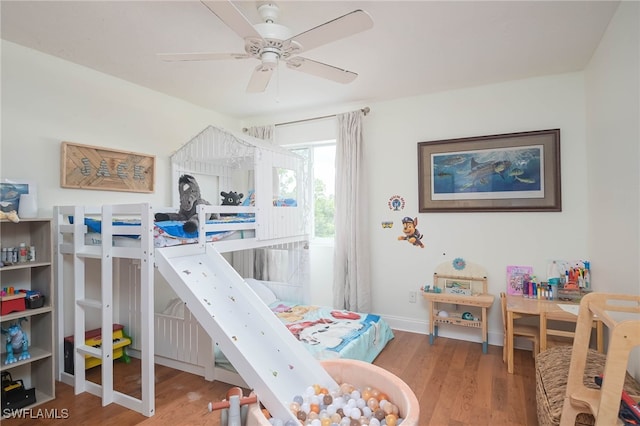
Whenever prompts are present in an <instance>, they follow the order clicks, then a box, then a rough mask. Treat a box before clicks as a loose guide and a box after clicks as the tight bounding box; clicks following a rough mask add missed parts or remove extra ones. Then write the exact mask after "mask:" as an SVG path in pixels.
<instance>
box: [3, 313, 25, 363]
mask: <svg viewBox="0 0 640 426" xmlns="http://www.w3.org/2000/svg"><path fill="white" fill-rule="evenodd" d="M22 321H27V319H26V318H24V317H23V318H20V319H19V320H18V321H17V322H15V323H13V324H11V325H10V326H9V328H8V329H4V328H3V329H2V334H7V335H8V336H7V359H6V360H5V361H4V363H5V364H13V363H14V362H18V361H22V360H24V359H29V358H31V354H29V340H28V339H27V333H25V332H24V331H22V327H20V324H21V323H22ZM20 351H22V352H21V353H20V355H19V356H18V358H17V359H16V356H15V353H16V352H20Z"/></svg>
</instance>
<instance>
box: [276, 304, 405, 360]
mask: <svg viewBox="0 0 640 426" xmlns="http://www.w3.org/2000/svg"><path fill="white" fill-rule="evenodd" d="M269 307H270V308H271V310H272V311H273V312H274V313H275V314H276V315H277V316H278V318H280V320H281V321H282V322H283V324H284V325H285V326H286V327H287V328H288V329H289V331H291V333H293V335H294V336H295V337H296V338H297V339H298V340H299V341H300V342H302V343H303V344H304V345H305V347H306V348H307V349H308V350H309V351H310V352H311V353H312V354H313V355H314V356H315V357H316V358H317V359H327V358H349V359H358V360H361V361H366V362H372V361H373V360H374V359H375V358H376V356H378V354H379V353H380V351H382V349H383V348H384V347H385V345H386V344H387V342H389V340H391V339H393V332H392V330H391V328H390V327H389V326H388V324H387V323H386V322H385V321H384V320H383V319H382V318H380V316H379V315H375V314H368V313H360V312H351V311H344V310H336V309H330V308H327V307H323V306H313V305H300V304H295V303H289V302H284V301H276V302H274V303H272V304H270V305H269Z"/></svg>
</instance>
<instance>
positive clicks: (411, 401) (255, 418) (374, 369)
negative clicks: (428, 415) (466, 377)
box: [247, 359, 420, 426]
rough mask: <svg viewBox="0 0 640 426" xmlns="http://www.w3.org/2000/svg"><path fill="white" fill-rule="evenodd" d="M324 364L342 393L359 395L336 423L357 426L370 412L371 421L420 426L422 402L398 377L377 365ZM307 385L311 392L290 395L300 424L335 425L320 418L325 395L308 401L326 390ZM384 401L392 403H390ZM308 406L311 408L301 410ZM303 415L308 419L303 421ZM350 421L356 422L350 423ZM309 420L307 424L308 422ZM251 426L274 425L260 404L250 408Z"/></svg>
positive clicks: (338, 361) (345, 361)
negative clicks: (400, 420) (305, 398)
mask: <svg viewBox="0 0 640 426" xmlns="http://www.w3.org/2000/svg"><path fill="white" fill-rule="evenodd" d="M320 363H321V365H322V367H323V368H324V369H325V370H327V372H328V373H329V374H330V375H331V377H333V379H334V380H335V381H336V382H337V383H338V385H340V387H341V389H340V392H341V393H342V394H344V393H347V391H349V392H348V393H355V394H354V395H351V399H350V400H349V401H348V404H351V405H353V406H349V407H348V408H347V407H345V408H346V409H347V411H348V413H349V416H344V417H342V416H341V417H342V420H343V423H334V424H338V425H341V426H342V425H348V426H351V425H357V424H360V423H359V419H360V417H362V414H366V413H370V414H371V418H376V419H378V420H379V421H380V420H382V419H384V420H386V424H387V425H389V426H394V425H396V424H397V425H402V426H418V420H419V411H420V405H419V404H418V399H417V398H416V396H415V394H414V393H413V391H412V390H411V388H409V386H408V385H407V384H406V383H404V382H403V381H402V380H400V379H399V378H398V377H397V376H395V375H394V374H392V373H390V372H388V371H387V370H385V369H383V368H380V367H378V366H376V365H373V364H369V363H366V362H363V361H356V360H350V359H332V360H325V361H321V362H320ZM307 386H308V388H307V389H294V390H292V395H291V396H290V399H291V405H292V408H293V409H294V410H295V409H296V408H297V409H298V410H299V413H300V416H298V418H299V419H300V420H301V422H299V424H305V425H306V424H310V425H312V426H313V425H315V424H317V425H319V426H325V425H327V424H328V425H331V424H332V423H330V422H329V423H327V420H326V417H325V418H324V419H321V418H320V417H319V413H320V406H327V405H329V404H326V402H328V400H327V401H325V400H324V396H318V397H317V398H318V400H315V399H314V400H313V401H310V402H305V401H304V396H305V394H306V396H307V399H310V398H313V397H315V395H316V394H319V393H320V391H324V390H321V389H316V388H314V385H313V384H312V383H310V384H308V385H307ZM349 386H350V387H349ZM371 392H374V393H376V395H371V394H370V393H371ZM353 396H358V398H353ZM365 397H366V398H365ZM319 399H322V400H319ZM358 400H360V401H364V403H362V402H360V403H358V402H357V401H358ZM382 401H388V403H387V402H382ZM332 402H333V401H332ZM296 404H297V405H296ZM304 404H308V405H309V406H308V407H304V410H301V408H302V406H303V405H304ZM307 413H309V414H307ZM343 414H344V411H343ZM358 414H360V416H359V415H358ZM303 416H304V420H303V419H301V417H303ZM316 416H318V417H316ZM349 418H350V419H351V420H352V422H351V421H350V422H349V423H347V420H348V419H349ZM399 418H400V419H402V422H401V423H400V422H398V419H399ZM323 420H324V422H323ZM305 421H306V423H304V422H305ZM247 426H271V423H270V422H269V420H267V419H266V418H265V417H264V415H263V413H262V411H261V410H260V407H259V405H258V404H252V405H251V406H250V407H249V412H248V415H247ZM296 426H299V425H296Z"/></svg>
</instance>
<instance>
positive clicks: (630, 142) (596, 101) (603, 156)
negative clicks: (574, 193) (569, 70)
mask: <svg viewBox="0 0 640 426" xmlns="http://www.w3.org/2000/svg"><path fill="white" fill-rule="evenodd" d="M639 22H640V5H639V4H638V2H622V4H621V5H620V7H619V8H618V11H617V13H616V14H615V16H614V17H613V19H612V21H611V23H610V25H609V28H608V30H607V32H606V34H605V36H604V38H603V39H602V42H601V43H600V46H599V48H598V50H597V52H596V53H595V55H594V56H593V58H592V59H591V62H590V64H589V67H588V68H587V70H586V73H585V75H586V77H585V81H586V96H587V140H586V142H587V146H586V150H587V167H588V170H589V174H588V180H587V184H588V187H589V204H588V212H589V214H588V221H589V222H588V228H587V229H589V233H588V240H587V243H588V247H589V254H590V257H591V259H592V261H593V262H594V266H595V269H594V273H593V277H594V280H595V281H596V282H599V283H601V284H600V287H599V288H600V289H601V290H604V291H609V292H613V293H630V294H640V279H639V277H640V263H639V262H638V259H640V174H639V167H638V166H639V164H640V31H639V29H638V23H639ZM629 365H630V367H631V372H632V374H634V376H635V377H640V348H636V349H635V351H634V354H633V356H632V358H631V361H630V362H629Z"/></svg>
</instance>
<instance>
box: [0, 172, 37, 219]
mask: <svg viewBox="0 0 640 426" xmlns="http://www.w3.org/2000/svg"><path fill="white" fill-rule="evenodd" d="M23 194H32V195H35V194H36V185H35V184H34V183H32V182H28V181H23V180H14V179H4V180H3V181H2V182H0V210H2V211H3V212H10V211H13V210H15V211H16V212H17V211H18V209H19V207H20V196H21V195H23Z"/></svg>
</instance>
